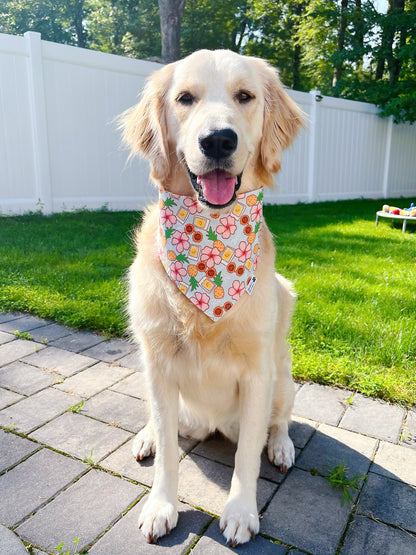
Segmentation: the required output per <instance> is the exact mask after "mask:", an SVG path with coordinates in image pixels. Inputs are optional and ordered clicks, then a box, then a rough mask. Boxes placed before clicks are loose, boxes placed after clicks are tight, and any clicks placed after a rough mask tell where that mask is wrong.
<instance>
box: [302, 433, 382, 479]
mask: <svg viewBox="0 0 416 555" xmlns="http://www.w3.org/2000/svg"><path fill="white" fill-rule="evenodd" d="M377 443H378V442H377V440H376V439H373V438H369V437H366V436H363V435H361V434H356V433H354V432H349V431H347V430H342V429H340V428H335V427H333V426H328V425H327V424H320V425H319V428H318V431H317V432H316V433H315V435H314V436H313V438H312V439H311V440H310V442H309V443H308V445H307V446H306V448H305V449H304V450H303V451H302V454H301V455H300V456H299V457H298V459H297V460H296V466H298V467H299V468H303V469H304V470H312V469H316V470H318V472H319V473H320V474H322V475H328V473H329V471H330V469H331V468H333V467H335V466H338V465H342V464H343V463H345V464H346V466H347V471H346V472H347V475H348V476H349V477H350V478H352V477H353V476H354V475H355V474H359V475H361V476H362V475H365V474H367V472H368V469H369V467H370V465H371V461H372V458H373V455H374V453H375V450H376V447H377Z"/></svg>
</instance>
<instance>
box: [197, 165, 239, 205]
mask: <svg viewBox="0 0 416 555" xmlns="http://www.w3.org/2000/svg"><path fill="white" fill-rule="evenodd" d="M187 170H188V174H189V178H190V180H191V184H192V187H193V188H194V190H195V192H196V193H197V194H198V200H199V202H200V203H201V204H203V205H204V206H206V207H207V208H209V209H211V210H221V209H222V208H228V207H229V206H231V205H232V204H233V203H234V202H235V201H236V199H237V193H238V190H239V189H240V187H241V179H242V175H243V174H242V173H240V174H239V175H236V176H235V177H236V183H235V185H234V193H233V195H232V197H231V198H230V199H229V200H228V201H227V202H225V203H224V204H215V203H212V202H210V201H209V200H207V199H206V198H205V195H204V189H203V187H202V184H201V181H200V177H199V176H197V175H196V174H195V173H192V172H191V170H190V169H189V168H187Z"/></svg>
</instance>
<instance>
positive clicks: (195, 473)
mask: <svg viewBox="0 0 416 555" xmlns="http://www.w3.org/2000/svg"><path fill="white" fill-rule="evenodd" d="M232 472H233V470H232V468H229V467H228V466H224V465H222V464H219V463H217V462H214V461H211V460H209V459H205V458H204V457H200V456H198V455H192V454H191V455H188V456H187V457H185V458H184V459H183V461H182V462H181V463H180V464H179V497H180V499H183V500H184V501H187V502H188V503H191V504H192V505H197V506H199V507H201V508H203V509H206V510H208V511H210V512H212V513H214V514H216V515H221V513H222V511H223V509H224V507H225V504H226V502H227V497H228V492H229V489H230V484H231V476H232ZM275 491H276V484H273V483H271V482H268V481H267V480H263V479H262V478H259V480H258V484H257V504H258V509H259V511H260V510H261V508H262V507H263V506H264V505H265V504H266V503H267V501H268V500H269V499H270V498H271V496H272V495H273V493H274V492H275Z"/></svg>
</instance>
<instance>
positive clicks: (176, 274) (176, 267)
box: [170, 260, 186, 281]
mask: <svg viewBox="0 0 416 555" xmlns="http://www.w3.org/2000/svg"><path fill="white" fill-rule="evenodd" d="M184 276H186V270H185V268H184V267H183V264H182V262H179V261H178V260H177V261H176V262H172V264H171V265H170V277H171V279H173V280H174V281H182V277H184Z"/></svg>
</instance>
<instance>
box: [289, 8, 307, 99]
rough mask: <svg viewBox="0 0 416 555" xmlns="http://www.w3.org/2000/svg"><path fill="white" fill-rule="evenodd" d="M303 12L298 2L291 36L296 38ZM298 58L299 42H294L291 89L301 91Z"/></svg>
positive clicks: (299, 55) (299, 53) (299, 54)
mask: <svg viewBox="0 0 416 555" xmlns="http://www.w3.org/2000/svg"><path fill="white" fill-rule="evenodd" d="M303 10H304V5H303V3H301V2H298V3H297V4H296V5H295V10H294V11H295V16H296V17H295V26H294V30H293V34H294V35H295V36H296V35H297V33H298V29H299V21H300V18H301V16H302V13H303ZM300 57H301V45H300V43H299V41H297V40H295V44H294V47H293V58H292V89H295V90H298V91H300V90H301V84H300Z"/></svg>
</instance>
